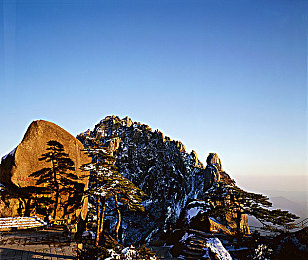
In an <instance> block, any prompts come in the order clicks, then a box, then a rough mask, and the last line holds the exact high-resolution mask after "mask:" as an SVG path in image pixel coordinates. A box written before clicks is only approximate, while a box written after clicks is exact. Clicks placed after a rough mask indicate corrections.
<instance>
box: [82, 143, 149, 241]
mask: <svg viewBox="0 0 308 260" xmlns="http://www.w3.org/2000/svg"><path fill="white" fill-rule="evenodd" d="M84 144H85V150H84V151H85V152H87V154H88V155H89V156H90V157H92V162H91V163H88V164H85V165H83V166H82V167H81V169H82V170H84V171H89V175H85V176H84V177H88V176H89V188H88V190H87V191H86V194H87V195H88V196H92V197H93V198H94V201H95V204H96V212H95V215H96V219H97V224H96V238H95V245H96V246H97V245H98V243H99V240H100V235H101V233H102V232H103V229H104V227H103V224H104V217H105V208H106V202H107V200H108V199H110V198H113V199H114V201H115V205H116V210H117V214H118V222H117V224H116V226H115V232H116V240H118V234H119V228H120V225H121V212H120V208H119V204H121V205H122V204H123V205H127V206H128V208H129V209H132V210H137V209H140V210H143V207H142V206H141V205H140V203H141V196H143V195H144V193H143V192H142V191H141V190H140V189H138V188H137V187H136V186H135V185H134V184H133V183H132V182H130V181H129V180H127V179H125V178H124V177H123V176H122V175H121V174H120V173H118V172H117V168H116V166H115V165H114V162H115V157H114V156H113V155H112V154H111V153H110V151H108V149H107V148H104V143H102V142H101V141H100V140H98V139H96V138H91V137H87V139H86V140H85V142H84Z"/></svg>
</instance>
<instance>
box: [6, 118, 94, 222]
mask: <svg viewBox="0 0 308 260" xmlns="http://www.w3.org/2000/svg"><path fill="white" fill-rule="evenodd" d="M51 140H55V141H57V142H59V143H61V144H62V145H63V147H64V152H65V153H67V154H68V155H69V157H70V159H72V160H73V162H74V163H75V165H74V167H75V172H74V173H75V174H76V175H77V176H78V182H80V183H83V184H84V188H87V185H88V179H87V178H80V177H81V176H83V175H84V174H85V173H83V172H82V171H81V170H80V166H81V165H82V164H85V163H88V162H90V158H89V157H88V156H87V155H86V154H85V153H84V152H83V151H82V150H83V149H84V147H83V145H82V144H81V142H80V141H78V140H77V139H76V138H75V137H74V136H72V135H71V134H70V133H68V132H67V131H65V130H64V129H62V128H61V127H59V126H58V125H56V124H54V123H51V122H48V121H44V120H37V121H33V122H32V123H31V124H30V126H29V127H28V130H27V132H26V134H25V136H24V138H23V140H22V141H21V143H20V144H19V145H18V146H17V147H16V148H15V149H14V150H13V151H12V152H11V153H9V154H8V155H6V156H4V157H3V158H2V160H1V165H0V183H2V184H4V186H5V187H7V188H8V189H10V190H12V191H14V190H15V191H16V192H18V189H20V190H22V189H27V187H36V186H43V185H36V179H35V178H34V177H30V176H29V175H30V174H31V173H33V172H36V171H38V170H40V169H42V168H44V167H51V162H46V161H44V160H42V161H39V158H40V157H41V156H42V154H44V153H46V148H47V147H48V146H47V142H48V141H51ZM87 204H88V201H87V199H84V201H83V204H82V207H81V209H78V210H77V211H75V212H74V213H73V214H74V216H75V217H77V216H81V218H82V219H84V218H85V216H86V214H87V208H88V206H87ZM0 205H1V204H0ZM0 210H1V209H0ZM15 211H16V210H15ZM15 211H14V212H11V214H12V215H17V212H15ZM62 213H63V212H61V209H60V211H59V214H58V215H57V217H60V216H61V214H62ZM71 217H72V216H71Z"/></svg>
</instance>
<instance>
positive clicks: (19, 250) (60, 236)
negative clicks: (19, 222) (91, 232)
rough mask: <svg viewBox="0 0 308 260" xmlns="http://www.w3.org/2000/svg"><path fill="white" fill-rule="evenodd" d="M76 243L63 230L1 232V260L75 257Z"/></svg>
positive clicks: (56, 259) (55, 259)
mask: <svg viewBox="0 0 308 260" xmlns="http://www.w3.org/2000/svg"><path fill="white" fill-rule="evenodd" d="M75 256H76V244H75V243H74V242H71V241H70V240H69V238H68V237H67V235H65V234H64V233H63V230H61V229H56V228H48V229H44V230H38V231H35V230H19V231H12V232H2V233H0V260H27V259H49V260H58V259H61V260H63V259H75Z"/></svg>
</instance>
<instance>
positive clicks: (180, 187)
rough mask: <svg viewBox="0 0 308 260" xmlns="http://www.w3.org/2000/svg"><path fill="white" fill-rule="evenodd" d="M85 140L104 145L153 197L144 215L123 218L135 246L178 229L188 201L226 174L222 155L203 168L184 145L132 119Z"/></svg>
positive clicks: (109, 121)
mask: <svg viewBox="0 0 308 260" xmlns="http://www.w3.org/2000/svg"><path fill="white" fill-rule="evenodd" d="M86 136H92V137H97V138H100V139H101V140H103V142H104V143H105V144H106V146H107V147H109V148H110V150H111V151H112V152H113V154H114V155H115V157H116V164H117V166H118V168H119V172H120V173H121V174H122V175H123V176H124V177H126V178H128V179H130V180H131V181H132V182H133V183H134V184H135V185H137V186H138V187H139V188H141V189H142V190H143V191H144V192H145V193H146V194H147V195H148V197H147V198H146V199H145V200H144V202H143V205H144V207H145V209H146V211H145V213H144V214H140V213H138V214H137V213H132V212H126V213H124V215H125V216H124V218H123V219H124V221H123V230H124V233H123V237H124V239H125V238H130V240H131V241H136V240H140V239H141V240H144V241H149V240H153V239H155V237H156V235H161V234H162V233H164V232H167V231H168V230H169V229H170V228H172V227H174V226H175V224H176V223H177V222H178V221H179V218H180V215H181V212H182V211H183V209H184V208H185V206H186V204H187V202H188V200H196V199H202V198H203V194H204V191H205V190H207V189H208V187H210V186H211V185H212V183H213V182H215V181H218V180H219V178H220V174H219V173H220V172H222V166H221V162H220V159H219V158H218V156H217V154H210V156H209V157H208V162H207V163H208V166H207V167H204V166H203V164H202V163H201V162H200V161H199V159H198V157H197V154H196V152H194V151H192V152H191V153H187V152H186V150H185V146H184V145H183V144H182V143H181V142H179V141H174V140H171V139H170V138H169V137H167V136H164V135H163V133H161V132H160V131H158V130H155V131H153V130H152V129H151V128H150V127H149V126H148V125H145V124H141V123H138V122H132V121H131V119H129V118H128V117H126V118H124V119H120V118H119V117H115V116H108V117H106V118H105V119H103V120H102V121H100V122H99V123H98V124H97V125H96V126H95V127H94V129H93V130H92V131H90V130H88V131H86V132H84V133H82V134H80V135H79V136H78V137H77V138H78V139H79V140H80V141H81V142H86ZM182 214H183V213H182Z"/></svg>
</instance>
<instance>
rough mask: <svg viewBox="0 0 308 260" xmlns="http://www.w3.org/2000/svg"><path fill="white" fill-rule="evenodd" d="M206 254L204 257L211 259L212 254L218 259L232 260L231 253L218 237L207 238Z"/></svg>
mask: <svg viewBox="0 0 308 260" xmlns="http://www.w3.org/2000/svg"><path fill="white" fill-rule="evenodd" d="M205 249H206V250H205V254H204V255H203V257H205V258H207V257H208V258H210V252H212V253H213V254H215V256H216V259H221V260H231V259H232V257H231V256H230V254H229V252H228V251H227V250H226V249H225V248H224V246H223V245H222V243H221V241H220V240H219V239H218V238H217V237H213V238H207V239H206V243H205Z"/></svg>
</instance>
